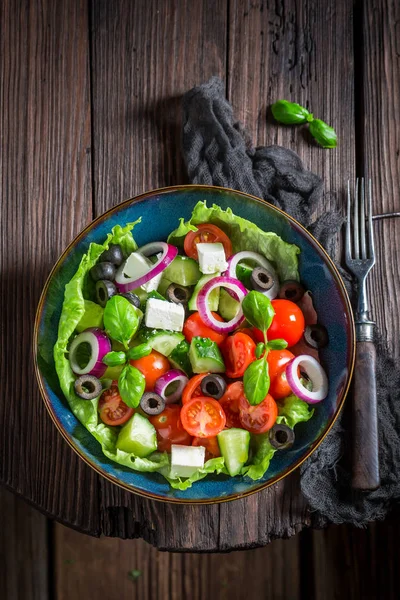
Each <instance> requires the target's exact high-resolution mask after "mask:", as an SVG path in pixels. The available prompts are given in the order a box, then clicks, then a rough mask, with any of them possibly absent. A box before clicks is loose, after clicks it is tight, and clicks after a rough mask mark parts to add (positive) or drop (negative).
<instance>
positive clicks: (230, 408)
mask: <svg viewBox="0 0 400 600" xmlns="http://www.w3.org/2000/svg"><path fill="white" fill-rule="evenodd" d="M241 396H244V389H243V383H242V382H241V381H235V382H234V383H231V384H230V385H228V387H227V388H226V391H225V394H224V395H223V396H222V398H221V399H220V400H219V403H220V405H221V406H222V409H223V411H224V413H225V416H226V425H225V426H226V427H228V428H230V427H239V428H240V427H241V426H242V424H241V422H240V418H239V399H240V397H241Z"/></svg>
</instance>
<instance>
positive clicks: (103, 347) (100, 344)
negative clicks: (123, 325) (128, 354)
mask: <svg viewBox="0 0 400 600" xmlns="http://www.w3.org/2000/svg"><path fill="white" fill-rule="evenodd" d="M85 342H86V343H88V344H89V345H90V348H91V357H90V359H89V362H88V364H87V365H86V367H83V368H81V367H80V366H79V364H78V361H77V360H76V353H77V350H78V346H80V345H81V344H83V343H85ZM110 351H111V342H110V340H109V339H108V337H107V336H106V334H105V333H104V331H102V330H101V329H98V328H97V327H90V328H89V329H85V331H82V333H80V334H79V335H77V336H76V338H75V339H74V340H72V343H71V346H70V347H69V364H70V365H71V369H72V370H73V372H74V373H75V374H76V375H94V376H95V377H98V378H100V377H102V376H103V375H104V373H105V372H106V370H107V365H105V364H104V363H103V362H102V360H103V357H104V356H105V355H106V354H107V353H108V352H110Z"/></svg>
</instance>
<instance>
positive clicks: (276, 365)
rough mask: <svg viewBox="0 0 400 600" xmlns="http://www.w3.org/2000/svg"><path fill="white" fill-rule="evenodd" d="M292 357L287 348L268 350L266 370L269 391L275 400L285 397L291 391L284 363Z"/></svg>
mask: <svg viewBox="0 0 400 600" xmlns="http://www.w3.org/2000/svg"><path fill="white" fill-rule="evenodd" d="M292 358H294V354H292V353H291V352H289V350H270V351H269V352H268V355H267V362H268V371H269V377H270V380H271V384H270V386H269V393H270V394H271V396H272V397H273V398H275V400H281V398H286V396H289V395H290V394H291V393H292V390H291V388H290V385H289V383H288V381H287V379H286V364H287V363H288V362H289V361H290V360H292Z"/></svg>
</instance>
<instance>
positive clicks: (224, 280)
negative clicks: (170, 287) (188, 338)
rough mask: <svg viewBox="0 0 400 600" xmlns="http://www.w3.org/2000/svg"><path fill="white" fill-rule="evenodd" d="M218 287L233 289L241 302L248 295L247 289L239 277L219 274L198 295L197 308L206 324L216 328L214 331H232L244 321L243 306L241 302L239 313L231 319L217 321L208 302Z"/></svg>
mask: <svg viewBox="0 0 400 600" xmlns="http://www.w3.org/2000/svg"><path fill="white" fill-rule="evenodd" d="M217 287H223V288H227V290H228V291H231V292H232V293H233V295H234V297H235V298H236V300H238V301H239V302H240V303H241V301H242V300H243V298H244V297H245V296H246V294H247V290H246V288H245V287H244V285H243V284H242V283H241V282H240V281H239V280H238V279H234V278H233V277H224V276H219V277H214V279H210V281H207V283H206V284H205V285H204V286H203V287H202V288H201V290H200V292H199V295H198V296H197V310H198V311H199V313H200V317H201V318H202V320H203V322H204V323H205V325H208V327H211V329H214V331H218V333H229V332H230V331H233V330H234V329H236V328H237V327H238V326H239V325H240V324H241V323H242V322H243V321H244V315H243V311H242V306H241V304H240V307H239V310H238V312H237V315H236V316H235V317H233V319H231V320H230V321H227V322H225V323H224V322H221V321H217V319H216V318H215V317H214V316H213V315H212V313H211V311H210V310H209V308H208V304H207V299H208V296H209V294H210V293H211V292H212V291H213V290H214V289H215V288H217Z"/></svg>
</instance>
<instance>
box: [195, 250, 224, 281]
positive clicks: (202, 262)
mask: <svg viewBox="0 0 400 600" xmlns="http://www.w3.org/2000/svg"><path fill="white" fill-rule="evenodd" d="M196 245H197V252H198V255H199V267H200V271H201V272H202V273H204V274H205V275H210V274H212V273H221V272H222V271H226V269H227V268H228V263H227V262H226V258H225V250H224V247H223V245H222V244H221V243H220V242H217V243H212V244H207V243H200V244H196Z"/></svg>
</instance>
